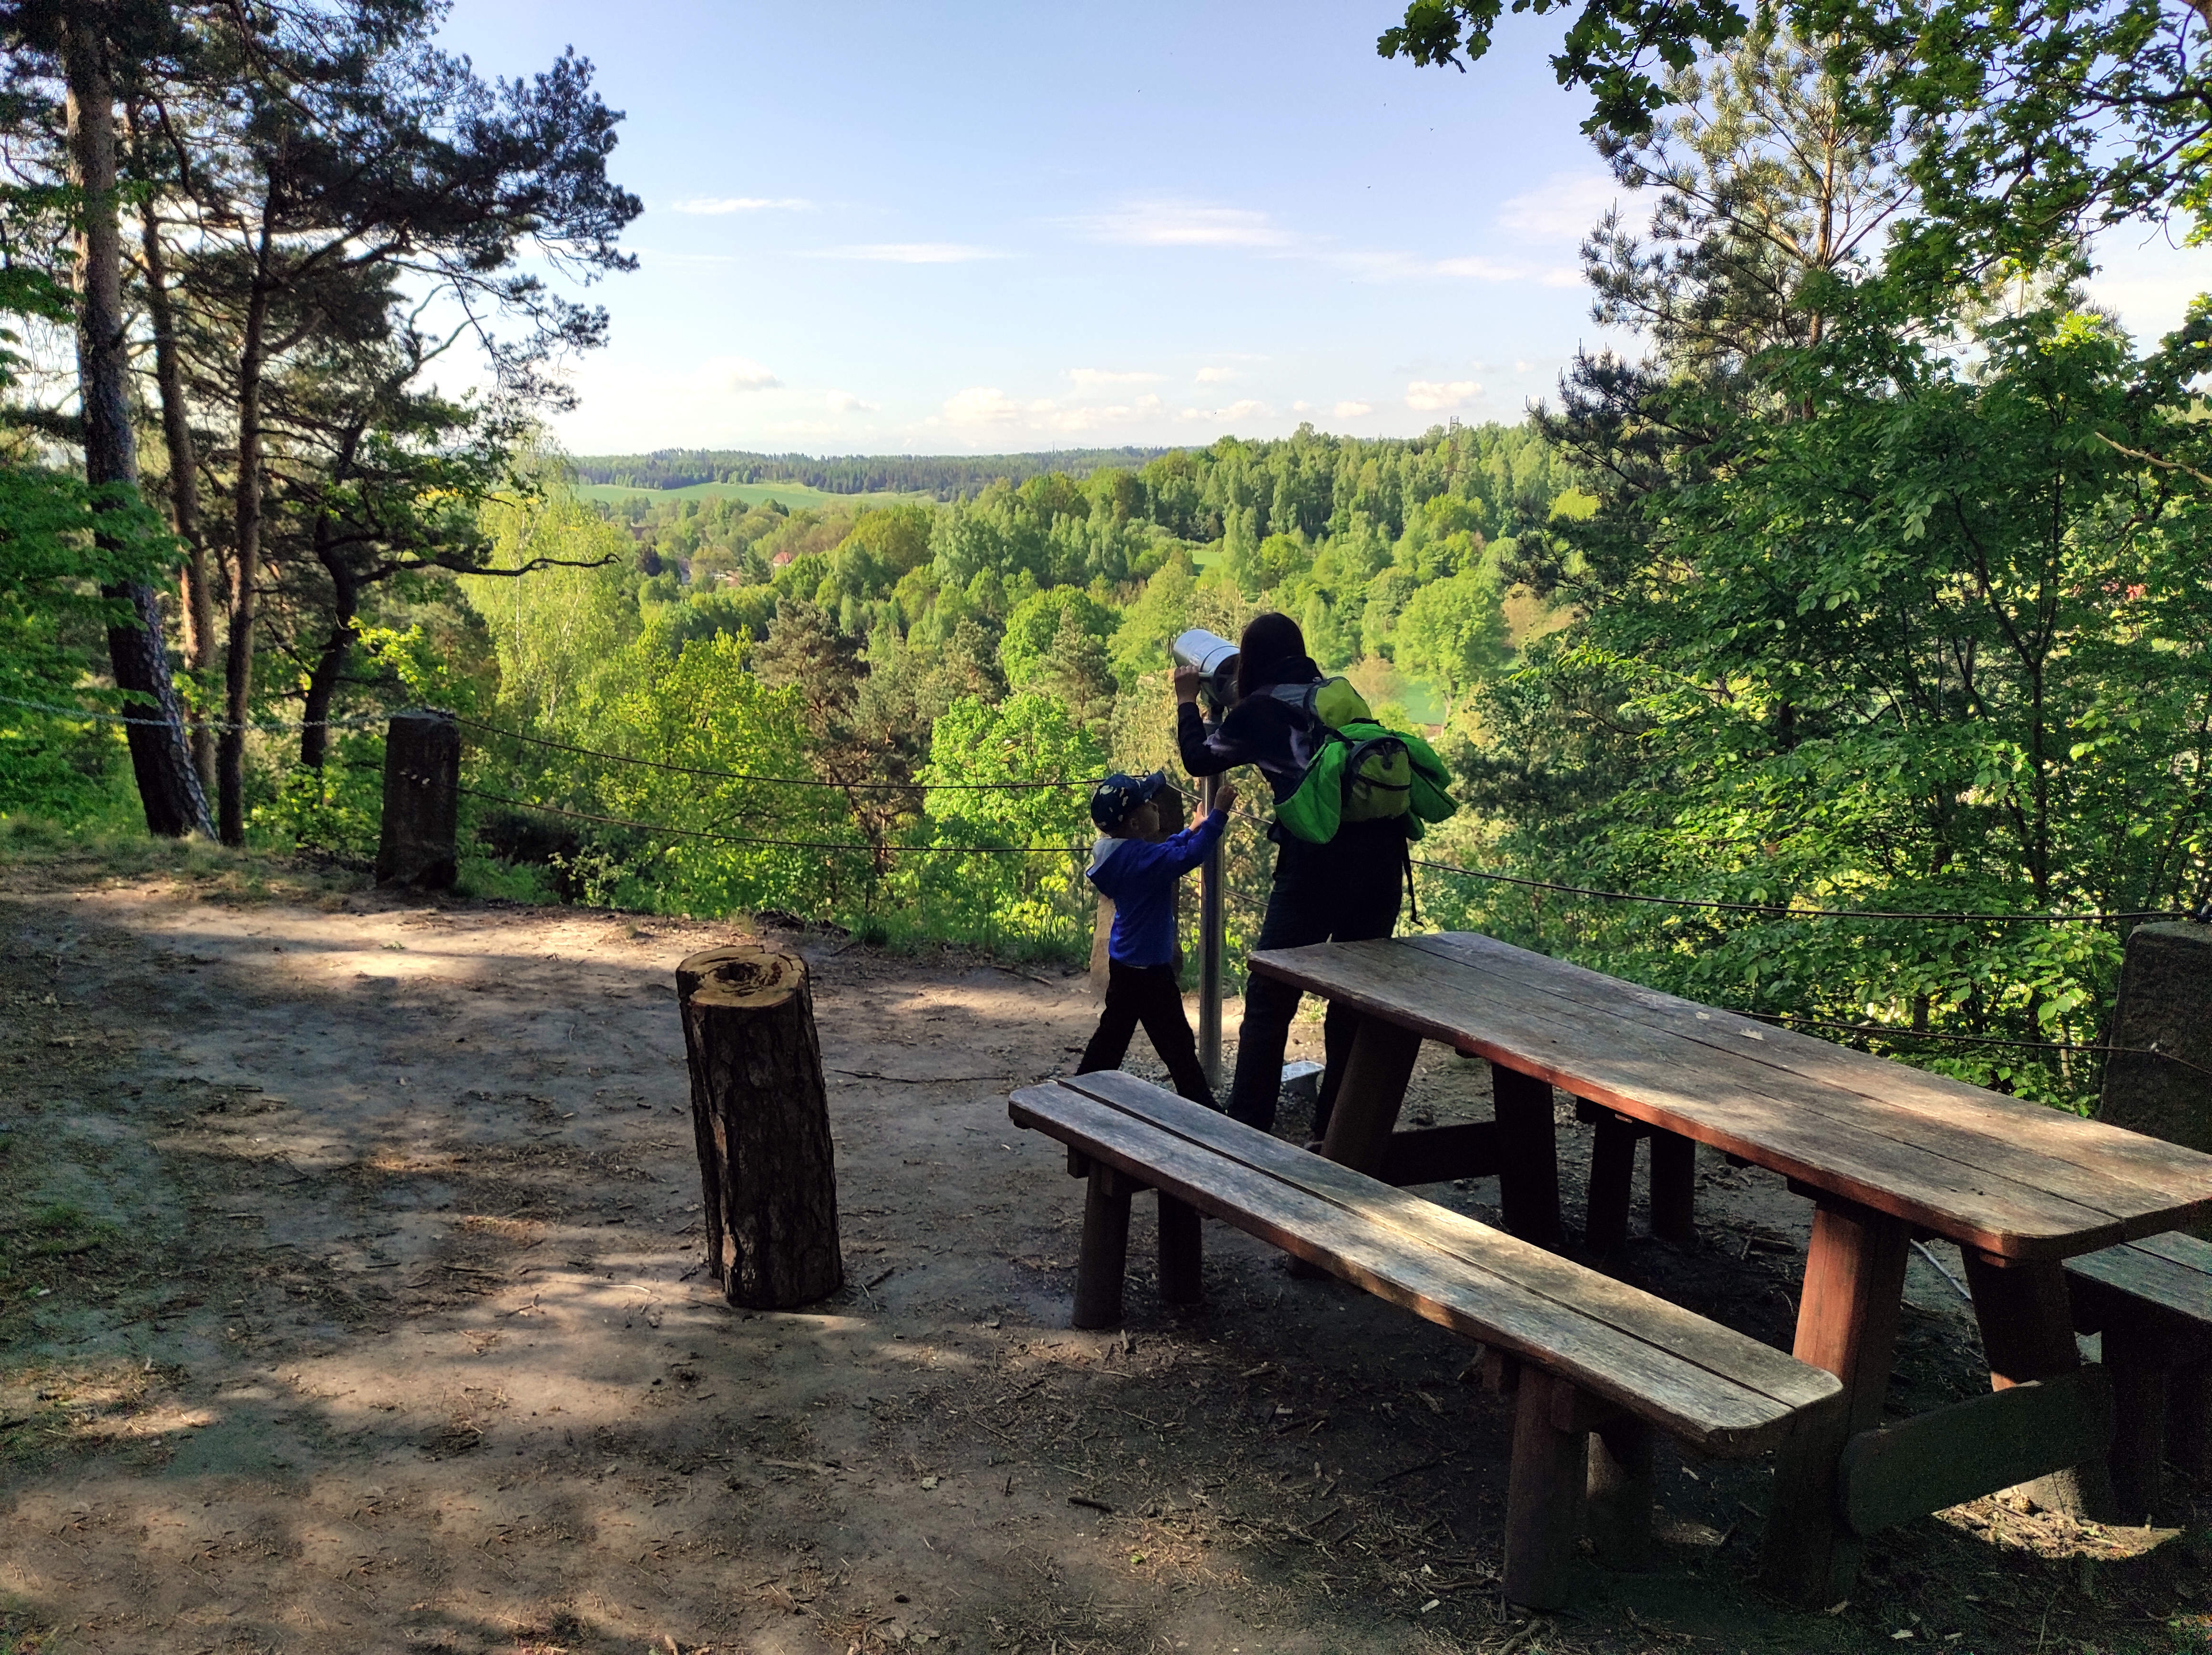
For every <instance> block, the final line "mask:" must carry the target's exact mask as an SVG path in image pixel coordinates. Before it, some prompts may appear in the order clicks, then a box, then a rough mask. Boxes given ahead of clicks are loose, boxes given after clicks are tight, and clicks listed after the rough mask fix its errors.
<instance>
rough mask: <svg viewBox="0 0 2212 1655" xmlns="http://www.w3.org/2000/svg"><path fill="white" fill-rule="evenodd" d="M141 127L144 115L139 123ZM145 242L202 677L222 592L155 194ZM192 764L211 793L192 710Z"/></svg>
mask: <svg viewBox="0 0 2212 1655" xmlns="http://www.w3.org/2000/svg"><path fill="white" fill-rule="evenodd" d="M132 124H133V126H134V127H135V126H136V124H137V122H136V120H135V119H134V120H133V123H132ZM139 231H140V241H141V244H142V246H143V250H144V256H145V264H146V312H147V315H148V317H149V319H150V320H151V321H152V322H153V324H154V383H155V385H157V386H158V387H159V388H160V390H161V437H162V441H163V443H164V444H165V445H166V446H167V449H168V455H169V520H170V522H171V523H172V524H173V525H174V526H175V528H176V530H177V538H178V539H179V540H181V541H183V542H184V543H185V567H184V569H183V571H182V573H181V575H180V578H179V596H180V597H182V598H183V599H184V615H183V620H184V623H185V639H184V642H185V650H184V655H185V671H186V672H189V673H191V674H194V675H196V676H197V674H200V673H203V672H205V671H206V670H208V666H209V664H210V662H212V661H213V660H214V659H215V591H214V587H213V586H212V585H211V584H210V574H209V570H208V549H207V537H206V536H205V535H204V534H203V533H202V532H201V531H200V471H199V452H198V445H197V443H195V442H194V441H193V440H192V424H191V403H190V402H189V401H188V400H187V398H186V397H185V371H184V363H183V361H182V359H181V358H180V357H179V355H178V351H177V306H176V300H175V298H174V296H173V294H171V293H170V291H169V272H168V264H167V250H166V249H165V248H164V247H163V246H162V243H161V218H160V216H159V215H158V214H156V213H155V209H154V203H153V202H152V201H151V200H150V199H149V200H148V201H147V202H146V203H144V204H143V206H141V207H140V209H139ZM189 717H190V725H191V748H192V767H193V768H194V769H195V770H196V771H197V772H198V773H199V779H200V790H201V791H202V793H203V794H207V793H211V792H213V791H215V785H216V777H215V729H214V727H213V726H212V725H211V724H209V723H208V722H207V721H206V720H205V719H204V718H201V717H200V716H199V715H198V714H197V713H192V714H191V715H189Z"/></svg>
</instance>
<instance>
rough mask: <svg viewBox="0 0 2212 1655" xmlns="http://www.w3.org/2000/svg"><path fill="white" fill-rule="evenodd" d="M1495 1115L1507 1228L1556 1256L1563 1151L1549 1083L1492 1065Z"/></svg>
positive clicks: (1499, 1187) (1502, 1200)
mask: <svg viewBox="0 0 2212 1655" xmlns="http://www.w3.org/2000/svg"><path fill="white" fill-rule="evenodd" d="M1490 1096H1491V1106H1492V1112H1493V1113H1494V1114H1495V1115H1496V1116H1497V1117H1498V1195H1499V1198H1500V1201H1501V1203H1502V1204H1503V1205H1504V1209H1505V1228H1507V1229H1509V1230H1510V1231H1512V1232H1513V1234H1516V1235H1517V1236H1519V1237H1520V1238H1521V1239H1522V1240H1523V1241H1533V1242H1534V1243H1535V1244H1536V1245H1537V1246H1540V1247H1545V1248H1548V1249H1549V1250H1551V1251H1552V1252H1558V1251H1559V1246H1560V1244H1561V1240H1562V1236H1561V1232H1560V1228H1559V1137H1558V1132H1557V1130H1556V1129H1555V1128H1554V1126H1553V1118H1552V1088H1551V1083H1550V1082H1547V1081H1540V1080H1538V1079H1536V1078H1535V1077H1534V1076H1532V1075H1523V1074H1522V1073H1521V1072H1520V1071H1519V1070H1515V1069H1508V1068H1506V1067H1505V1066H1504V1064H1498V1063H1493V1064H1491V1065H1490Z"/></svg>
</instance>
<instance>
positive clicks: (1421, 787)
mask: <svg viewBox="0 0 2212 1655" xmlns="http://www.w3.org/2000/svg"><path fill="white" fill-rule="evenodd" d="M1267 693H1268V694H1271V695H1273V697H1274V698H1275V699H1276V700H1278V701H1280V702H1281V703H1282V704H1283V705H1284V706H1288V707H1290V708H1291V709H1293V710H1294V711H1295V712H1297V714H1298V715H1299V719H1298V723H1299V724H1300V726H1301V727H1300V728H1298V729H1297V730H1296V731H1293V734H1292V737H1291V753H1292V755H1293V758H1294V759H1295V760H1296V761H1297V763H1298V764H1300V765H1302V766H1303V767H1304V773H1303V774H1302V775H1301V776H1300V777H1299V778H1298V785H1297V787H1296V788H1295V789H1294V790H1293V791H1291V794H1290V795H1289V797H1286V798H1284V799H1282V800H1281V801H1280V802H1279V803H1277V804H1276V806H1275V820H1276V821H1279V822H1280V823H1281V824H1282V825H1283V827H1285V829H1286V830H1287V831H1288V832H1290V833H1291V834H1296V835H1297V837H1298V838H1300V839H1302V840H1306V841H1307V842H1308V843H1310V844H1314V845H1326V844H1328V842H1329V840H1333V839H1334V838H1335V837H1336V830H1337V828H1338V827H1340V826H1342V825H1343V824H1344V823H1345V822H1347V821H1380V820H1383V819H1384V818H1387V817H1398V818H1401V819H1402V820H1403V821H1404V822H1405V825H1406V837H1407V839H1409V840H1416V839H1419V838H1420V836H1421V834H1422V831H1423V829H1424V828H1425V827H1426V825H1427V824H1428V823H1430V822H1431V821H1443V820H1444V818H1445V817H1447V816H1449V815H1451V813H1452V812H1453V811H1454V810H1455V809H1457V808H1458V807H1457V806H1456V805H1455V803H1453V801H1452V796H1451V793H1450V791H1449V787H1450V784H1451V777H1450V774H1449V772H1447V771H1446V770H1445V769H1444V767H1443V761H1442V760H1440V759H1438V758H1437V755H1436V749H1434V748H1432V747H1431V746H1430V745H1429V744H1428V743H1426V742H1425V741H1423V740H1422V739H1421V738H1420V737H1419V736H1415V735H1411V734H1408V733H1407V732H1406V731H1399V730H1390V729H1388V728H1386V727H1384V726H1383V725H1382V724H1377V723H1376V722H1375V715H1374V714H1373V713H1372V712H1370V711H1368V707H1367V703H1366V702H1365V701H1364V700H1361V699H1360V695H1359V692H1358V690H1356V689H1354V688H1352V685H1351V684H1350V683H1349V682H1347V681H1346V680H1345V679H1342V678H1325V679H1323V680H1322V682H1320V683H1317V684H1278V685H1276V686H1275V688H1273V689H1271V690H1269V691H1268V692H1267Z"/></svg>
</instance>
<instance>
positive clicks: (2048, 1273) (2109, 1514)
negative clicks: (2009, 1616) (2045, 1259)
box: [1961, 1249, 2118, 1523]
mask: <svg viewBox="0 0 2212 1655" xmlns="http://www.w3.org/2000/svg"><path fill="white" fill-rule="evenodd" d="M1961 1251H1962V1252H1963V1253H1964V1256H1965V1258H1966V1285H1967V1286H1968V1287H1969V1288H1972V1289H1973V1294H1974V1319H1975V1320H1976V1321H1978V1322H1979V1323H1980V1324H1981V1328H1982V1350H1983V1354H1984V1355H1986V1356H1987V1357H1988V1358H1989V1363H1990V1389H1991V1390H1992V1391H2002V1390H2005V1389H2007V1388H2008V1386H2011V1385H2021V1384H2024V1383H2025V1382H2026V1381H2027V1380H2029V1379H2048V1378H2050V1377H2051V1375H2052V1374H2054V1373H2072V1372H2073V1371H2074V1370H2075V1368H2077V1367H2081V1347H2079V1346H2078V1345H2076V1344H2075V1343H2074V1315H2073V1311H2072V1309H2071V1308H2070V1307H2069V1305H2068V1303H2067V1300H2066V1272H2065V1270H2064V1268H2063V1266H2061V1265H2059V1264H2055V1263H2035V1264H2027V1263H2012V1264H2000V1263H1998V1262H1997V1261H1996V1259H1994V1258H1989V1257H1987V1256H1986V1255H1984V1254H1982V1253H1978V1252H1972V1251H1968V1250H1965V1249H1962V1250H1961ZM2022 1492H2024V1493H2026V1494H2027V1495H2028V1496H2029V1497H2030V1498H2032V1499H2033V1500H2034V1501H2035V1503H2036V1504H2037V1505H2039V1506H2046V1507H2048V1508H2049V1509H2050V1510H2051V1511H2054V1512H2064V1513H2067V1514H2068V1515H2069V1516H2071V1517H2086V1518H2088V1519H2092V1520H2093V1521H2096V1522H2100V1523H2110V1522H2113V1521H2116V1520H2117V1519H2118V1513H2117V1512H2116V1510H2115V1509H2114V1506H2113V1501H2112V1473H2111V1470H2110V1469H2109V1467H2108V1466H2107V1465H2106V1461H2105V1460H2104V1458H2102V1457H2101V1456H2100V1458H2097V1459H2094V1460H2091V1461H2086V1462H2084V1463H2083V1464H2080V1465H2076V1466H2073V1467H2071V1468H2069V1470H2063V1471H2053V1472H2052V1473H2051V1475H2050V1476H2040V1477H2038V1478H2036V1479H2035V1481H2034V1482H2029V1483H2026V1484H2023V1485H2022Z"/></svg>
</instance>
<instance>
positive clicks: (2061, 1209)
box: [1252, 943, 2212, 1258]
mask: <svg viewBox="0 0 2212 1655" xmlns="http://www.w3.org/2000/svg"><path fill="white" fill-rule="evenodd" d="M1302 955H1303V956H1304V958H1303V959H1302V958H1301V957H1300V956H1302ZM1252 964H1253V966H1254V967H1255V969H1258V970H1261V971H1266V972H1269V973H1270V974H1273V975H1277V976H1283V977H1286V978H1288V979H1291V980H1296V981H1297V982H1299V983H1301V984H1302V985H1304V986H1307V987H1310V988H1313V989H1316V990H1317V991H1320V992H1322V993H1325V994H1327V995H1328V997H1330V998H1331V999H1333V1000H1334V999H1340V1000H1343V1001H1345V1002H1346V1003H1349V1004H1352V1005H1354V1006H1357V1007H1358V1009H1361V1010H1363V1011H1366V1012H1370V1013H1371V1014H1374V1015H1380V1016H1383V1017H1385V1018H1388V1019H1389V1020H1390V1021H1396V1022H1399V1023H1401V1024H1404V1025H1406V1026H1407V1027H1411V1028H1419V1030H1420V1031H1421V1032H1422V1033H1423V1034H1428V1035H1430V1036H1431V1037H1432V1038H1435V1039H1438V1040H1447V1041H1450V1042H1453V1043H1454V1044H1455V1045H1456V1046H1458V1047H1459V1048H1460V1049H1461V1050H1462V1051H1472V1052H1474V1053H1476V1054H1478V1055H1480V1056H1484V1057H1488V1058H1492V1059H1493V1060H1494V1061H1498V1062H1503V1063H1504V1064H1508V1065H1509V1066H1510V1067H1512V1068H1514V1069H1516V1070H1522V1072H1525V1073H1530V1074H1534V1075H1536V1076H1540V1077H1541V1078H1543V1079H1546V1080H1548V1081H1551V1082H1553V1083H1554V1084H1556V1085H1559V1086H1561V1087H1563V1088H1565V1089H1567V1090H1569V1091H1571V1092H1573V1093H1575V1094H1577V1095H1578V1096H1582V1097H1586V1098H1589V1100H1592V1101H1593V1102H1595V1103H1600V1104H1603V1105H1606V1106H1609V1107H1614V1108H1619V1109H1621V1110H1623V1111H1624V1112H1628V1113H1632V1114H1634V1115H1636V1116H1637V1117H1638V1118H1642V1119H1644V1120H1648V1121H1650V1122H1652V1123H1653V1124H1654V1125H1660V1126H1663V1127H1666V1128H1668V1129H1669V1130H1671V1131H1676V1132H1679V1133H1681V1134H1682V1135H1683V1136H1685V1137H1693V1138H1697V1139H1699V1140H1700V1141H1702V1142H1705V1143H1712V1144H1715V1145H1717V1147H1719V1148H1721V1149H1733V1150H1737V1151H1740V1152H1741V1153H1744V1154H1745V1155H1747V1156H1748V1157H1749V1158H1750V1159H1752V1160H1754V1161H1758V1162H1759V1164H1761V1165H1763V1166H1766V1167H1772V1168H1773V1169H1774V1170H1776V1171H1778V1172H1781V1173H1784V1174H1786V1175H1789V1176H1791V1177H1795V1178H1798V1179H1801V1180H1802V1181H1803V1182H1806V1183H1808V1184H1811V1185H1815V1186H1817V1187H1820V1188H1825V1189H1829V1190H1832V1191H1835V1192H1837V1193H1838V1194H1841V1195H1844V1196H1845V1197H1849V1198H1850V1199H1851V1200H1854V1201H1857V1202H1859V1203H1862V1204H1863V1205H1866V1206H1869V1207H1873V1208H1875V1209H1879V1210H1882V1211H1887V1212H1890V1213H1893V1214H1894V1215H1896V1216H1898V1217H1900V1218H1904V1219H1906V1220H1907V1221H1909V1222H1913V1223H1916V1224H1920V1225H1923V1226H1924V1227H1926V1228H1929V1229H1932V1230H1935V1231H1936V1233H1937V1234H1942V1235H1946V1236H1948V1237H1950V1238H1952V1239H1953V1240H1959V1241H1960V1242H1961V1243H1963V1244H1965V1245H1968V1246H1976V1247H1979V1248H1981V1249H1982V1250H1984V1251H1985V1252H1994V1253H1998V1254H2001V1255H2004V1256H2009V1257H2021V1258H2035V1257H2055V1256H2059V1255H2061V1254H2063V1253H2066V1252H2078V1251H2080V1250H2081V1249H2082V1248H2083V1247H2084V1246H2090V1247H2094V1246H2106V1245H2109V1244H2110V1243H2112V1242H2114V1241H2118V1240H2122V1239H2123V1226H2122V1224H2121V1223H2120V1222H2119V1221H2118V1219H2117V1218H2115V1217H2114V1216H2113V1215H2111V1214H2109V1213H2106V1212H2103V1211H2100V1210H2097V1209H2092V1208H2089V1207H2086V1206H2084V1205H2082V1204H2081V1203H2076V1202H2073V1201H2069V1200H2067V1199H2064V1198H2063V1197H2059V1196H2057V1195H2054V1194H2052V1193H2051V1192H2050V1191H2047V1190H2045V1189H2041V1188H2038V1187H2035V1186H2033V1185H2027V1184H2023V1183H2021V1182H2018V1181H2016V1180H2015V1179H2008V1178H2005V1177H2003V1176H2001V1175H1999V1174H1997V1173H1993V1172H1990V1171H1989V1170H1987V1169H1986V1168H1984V1167H1981V1166H1978V1165H1976V1164H1974V1163H1973V1162H1972V1161H1971V1160H1969V1159H1967V1157H1969V1156H1972V1155H1979V1154H1980V1153H1981V1152H1982V1151H1983V1150H1985V1149H1989V1148H1990V1140H1988V1139H1985V1138H1984V1137H1982V1136H1981V1135H1979V1134H1978V1133H1974V1132H1971V1131H1959V1132H1954V1133H1953V1134H1951V1137H1952V1138H1953V1140H1954V1143H1955V1145H1956V1148H1957V1149H1958V1151H1959V1153H1958V1154H1957V1155H1944V1154H1941V1153H1938V1152H1937V1151H1936V1150H1935V1149H1931V1148H1929V1147H1927V1146H1926V1145H1923V1144H1921V1143H1909V1142H1905V1141H1903V1140H1901V1139H1899V1138H1898V1137H1894V1136H1893V1135H1892V1133H1891V1132H1890V1131H1884V1130H1881V1128H1882V1127H1883V1126H1884V1125H1890V1123H1885V1122H1881V1121H1876V1123H1875V1125H1873V1126H1869V1125H1868V1124H1867V1117H1868V1115H1869V1112H1868V1111H1867V1110H1865V1109H1863V1108H1861V1107H1859V1105H1860V1103H1861V1102H1862V1100H1859V1099H1857V1098H1856V1097H1854V1096H1852V1095H1850V1094H1844V1093H1841V1092H1839V1091H1838V1089H1837V1088H1833V1087H1830V1086H1826V1085H1823V1084H1820V1083H1816V1082H1809V1081H1806V1080H1803V1079H1802V1078H1799V1077H1796V1076H1790V1075H1788V1074H1786V1073H1784V1072H1783V1071H1780V1070H1775V1069H1772V1068H1771V1067H1766V1066H1763V1065H1759V1064H1756V1063H1754V1062H1753V1061H1752V1060H1751V1059H1750V1058H1746V1057H1742V1056H1741V1055H1739V1054H1735V1053H1733V1052H1729V1051H1727V1050H1725V1049H1714V1048H1712V1047H1709V1046H1705V1047H1701V1046H1695V1045H1694V1044H1687V1043H1685V1042H1684V1041H1683V1040H1680V1038H1679V1037H1675V1036H1672V1035H1669V1034H1666V1033H1664V1032H1663V1031H1661V1030H1657V1029H1653V1028H1646V1027H1644V1026H1642V1025H1638V1024H1637V1023H1634V1022H1632V1021H1624V1020H1621V1019H1619V1018H1612V1019H1607V1020H1606V1021H1605V1022H1604V1023H1603V1025H1602V1026H1601V1028H1596V1029H1593V1028H1591V1027H1590V1023H1591V1021H1592V1020H1591V1018H1590V1017H1589V1015H1577V1012H1576V1011H1575V1009H1573V1008H1571V1007H1569V1006H1566V1005H1565V1004H1564V1003H1561V1002H1559V1000H1558V999H1557V998H1556V997H1547V996H1545V995H1543V994H1541V992H1538V991H1532V990H1528V989H1526V988H1523V987H1522V986H1520V985H1516V984H1514V983H1511V982H1510V981H1508V980H1507V979H1502V978H1495V977H1490V976H1486V975H1485V976H1482V977H1481V978H1480V982H1479V987H1478V985H1476V984H1474V983H1468V984H1459V983H1455V982H1454V981H1452V980H1451V977H1452V973H1451V969H1450V967H1449V966H1448V965H1447V964H1445V963H1444V962H1443V961H1438V960H1437V958H1436V957H1435V956H1433V955H1427V954H1425V953H1424V952H1423V951H1421V950H1419V949H1412V948H1407V947H1405V946H1404V945H1402V944H1401V943H1331V944H1328V945H1326V948H1325V949H1316V950H1302V949H1286V950H1283V951H1282V952H1281V953H1279V954H1274V955H1268V954H1257V955H1253V956H1252ZM1478 997H1479V1003H1480V1016H1479V1017H1475V1016H1472V1015H1470V1008H1471V1006H1472V1005H1473V1004H1474V1003H1476V1002H1477V999H1478ZM1897 1067H1898V1068H1899V1070H1902V1069H1903V1065H1897ZM1923 1136H1938V1137H1940V1136H1941V1135H1940V1134H1937V1133H1935V1132H1934V1131H1933V1130H1932V1129H1930V1131H1929V1132H1926V1133H1923ZM2204 1193H2205V1199H2204V1203H2203V1204H2204V1205H2205V1206H2206V1207H2207V1208H2208V1209H2212V1186H2208V1188H2207V1190H2206V1191H2205V1192H2204Z"/></svg>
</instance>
